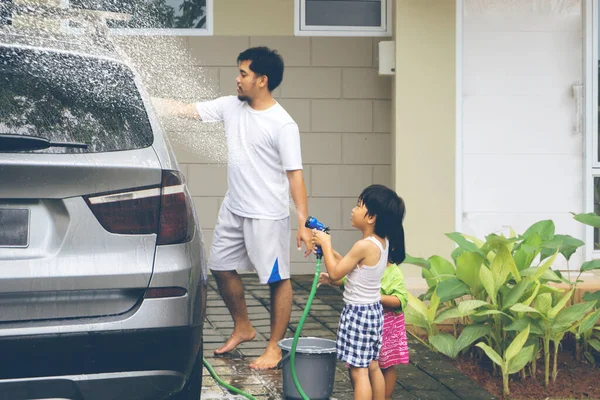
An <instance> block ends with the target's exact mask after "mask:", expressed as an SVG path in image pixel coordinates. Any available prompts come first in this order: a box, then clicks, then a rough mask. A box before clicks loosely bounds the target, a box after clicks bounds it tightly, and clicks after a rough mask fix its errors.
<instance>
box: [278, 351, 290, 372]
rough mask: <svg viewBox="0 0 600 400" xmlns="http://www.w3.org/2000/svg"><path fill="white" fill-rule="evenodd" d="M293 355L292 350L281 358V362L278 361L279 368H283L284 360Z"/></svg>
mask: <svg viewBox="0 0 600 400" xmlns="http://www.w3.org/2000/svg"><path fill="white" fill-rule="evenodd" d="M291 355H292V353H291V352H290V353H287V354H286V355H285V357H283V358H282V359H281V360H279V362H278V363H277V369H281V368H282V367H283V362H284V361H285V360H287V359H288V358H290V356H291Z"/></svg>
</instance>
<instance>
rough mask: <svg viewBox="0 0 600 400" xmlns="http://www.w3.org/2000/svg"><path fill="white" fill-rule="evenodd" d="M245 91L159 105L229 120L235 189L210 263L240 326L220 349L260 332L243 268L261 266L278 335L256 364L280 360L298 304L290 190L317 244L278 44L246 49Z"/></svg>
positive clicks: (305, 234) (242, 64) (241, 60)
mask: <svg viewBox="0 0 600 400" xmlns="http://www.w3.org/2000/svg"><path fill="white" fill-rule="evenodd" d="M237 62H238V67H239V75H238V77H237V79H236V82H237V97H236V96H225V97H220V98H218V99H216V100H212V101H207V102H202V103H197V104H184V103H179V102H175V101H172V100H170V101H169V100H167V101H164V100H162V101H157V102H156V103H155V104H157V106H158V107H157V108H158V109H159V112H160V111H162V112H165V111H166V112H168V113H169V114H174V115H179V116H183V117H188V118H200V119H201V120H202V121H206V122H217V121H219V122H220V121H223V122H224V123H225V131H226V136H227V146H228V169H227V172H228V174H227V175H228V190H227V194H226V195H225V199H224V200H223V204H222V206H221V209H220V211H219V217H218V221H217V225H216V227H215V231H214V237H213V244H212V248H211V251H210V258H209V262H208V266H209V268H210V270H211V272H212V274H213V275H214V277H215V279H216V281H217V284H218V287H219V291H220V293H221V297H222V298H223V300H224V301H225V304H226V305H227V308H228V309H229V312H230V314H231V316H232V317H233V320H234V329H233V333H232V334H231V336H230V337H229V339H228V340H227V341H226V342H225V344H224V345H223V346H222V347H220V348H219V349H217V350H216V351H215V354H223V353H227V352H230V351H232V350H234V349H235V348H236V347H237V346H238V345H239V344H240V343H243V342H246V341H249V340H252V339H254V337H255V335H256V331H255V329H254V327H253V326H252V324H251V323H250V320H249V318H248V311H247V309H246V301H245V298H244V287H243V284H242V281H241V279H240V276H239V275H238V272H237V270H238V269H240V270H241V269H247V268H248V267H254V269H255V270H256V272H257V273H258V276H259V278H260V281H261V283H265V284H269V286H270V292H271V337H270V340H269V343H268V345H267V348H266V350H265V352H264V353H263V354H262V355H261V356H260V357H258V359H256V360H255V361H254V362H252V363H251V364H250V368H253V369H270V368H274V367H276V365H277V363H278V362H279V360H280V359H281V350H280V349H279V346H278V345H277V342H278V341H279V340H281V339H283V338H284V335H285V332H286V329H287V325H288V323H289V320H290V314H291V307H292V296H293V294H292V285H291V282H290V280H289V277H290V253H289V240H290V216H289V215H290V212H289V209H290V207H289V194H288V193H289V192H291V194H292V198H293V200H294V204H295V207H296V210H295V211H296V212H297V217H298V233H297V236H296V242H297V246H298V249H299V250H301V242H304V244H305V245H306V251H305V254H304V256H305V257H306V256H307V255H308V254H310V252H311V250H312V244H311V236H312V235H311V232H310V230H309V229H307V228H305V227H304V222H305V220H306V218H307V215H308V210H307V208H308V207H307V200H306V187H305V184H304V177H303V174H302V158H301V152H300V133H299V130H298V125H297V124H296V123H295V122H294V120H293V119H292V117H291V116H290V115H289V114H288V113H287V112H286V111H285V110H284V109H283V107H282V106H281V105H280V104H279V103H277V101H275V99H273V96H272V92H273V90H275V89H276V88H277V87H278V86H279V84H280V83H281V81H282V79H283V69H284V66H283V59H282V58H281V56H280V55H279V54H278V53H277V52H276V51H274V50H270V49H268V48H266V47H254V48H250V49H247V50H245V51H244V52H242V53H240V55H239V56H238V59H237Z"/></svg>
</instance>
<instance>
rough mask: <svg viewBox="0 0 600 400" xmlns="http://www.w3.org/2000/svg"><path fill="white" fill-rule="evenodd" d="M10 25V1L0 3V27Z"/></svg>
mask: <svg viewBox="0 0 600 400" xmlns="http://www.w3.org/2000/svg"><path fill="white" fill-rule="evenodd" d="M1 25H12V0H6V1H2V2H0V26H1Z"/></svg>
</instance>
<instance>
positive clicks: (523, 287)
mask: <svg viewBox="0 0 600 400" xmlns="http://www.w3.org/2000/svg"><path fill="white" fill-rule="evenodd" d="M532 285H533V282H532V281H531V280H529V279H523V280H521V282H519V283H517V284H516V285H515V286H514V287H513V288H512V289H510V291H509V292H508V296H506V297H505V298H504V302H503V303H504V304H503V305H502V309H503V310H506V309H507V308H510V307H512V306H513V305H514V304H516V303H517V302H518V301H519V300H521V297H523V295H524V294H525V292H526V291H527V289H529V288H530V287H531V286H532Z"/></svg>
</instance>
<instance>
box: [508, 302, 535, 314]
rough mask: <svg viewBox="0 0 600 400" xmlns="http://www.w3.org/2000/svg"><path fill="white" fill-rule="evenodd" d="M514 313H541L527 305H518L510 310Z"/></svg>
mask: <svg viewBox="0 0 600 400" xmlns="http://www.w3.org/2000/svg"><path fill="white" fill-rule="evenodd" d="M510 311H512V312H532V313H536V314H538V313H539V311H538V310H536V309H535V308H533V307H529V306H526V305H525V304H521V303H517V304H515V305H514V306H512V307H511V308H510Z"/></svg>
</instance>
